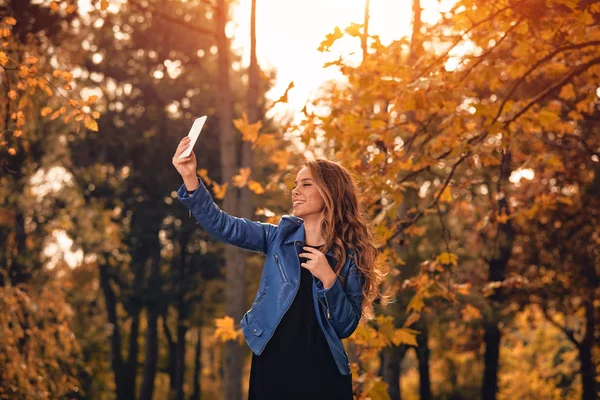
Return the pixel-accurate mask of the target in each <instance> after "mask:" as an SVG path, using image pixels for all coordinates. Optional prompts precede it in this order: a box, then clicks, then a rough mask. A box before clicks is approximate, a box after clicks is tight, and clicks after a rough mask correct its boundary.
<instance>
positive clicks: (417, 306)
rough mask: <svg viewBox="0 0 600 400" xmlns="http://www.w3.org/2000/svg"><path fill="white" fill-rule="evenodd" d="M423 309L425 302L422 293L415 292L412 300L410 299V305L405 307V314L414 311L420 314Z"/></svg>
mask: <svg viewBox="0 0 600 400" xmlns="http://www.w3.org/2000/svg"><path fill="white" fill-rule="evenodd" d="M423 307H425V302H424V301H423V293H422V292H417V293H416V294H415V295H414V296H413V298H412V299H410V303H408V306H407V307H406V312H410V311H416V312H421V310H422V309H423Z"/></svg>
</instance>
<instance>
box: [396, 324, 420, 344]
mask: <svg viewBox="0 0 600 400" xmlns="http://www.w3.org/2000/svg"><path fill="white" fill-rule="evenodd" d="M419 333H420V332H419V331H417V330H414V329H410V328H400V329H397V330H396V332H394V338H393V339H392V342H394V344H395V345H396V346H399V345H400V344H407V345H409V346H417V335H418V334H419Z"/></svg>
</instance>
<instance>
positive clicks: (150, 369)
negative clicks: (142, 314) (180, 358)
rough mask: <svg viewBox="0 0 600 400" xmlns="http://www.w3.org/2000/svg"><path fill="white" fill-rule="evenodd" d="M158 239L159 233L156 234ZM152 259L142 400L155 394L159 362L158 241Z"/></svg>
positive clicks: (154, 244) (154, 245)
mask: <svg viewBox="0 0 600 400" xmlns="http://www.w3.org/2000/svg"><path fill="white" fill-rule="evenodd" d="M156 238H158V232H157V233H156ZM150 245H151V249H152V252H153V254H152V257H151V258H150V277H149V279H148V287H149V289H150V290H149V291H150V293H152V298H151V299H150V301H149V302H148V306H147V308H146V315H147V324H148V327H147V328H146V360H145V361H144V370H143V378H142V387H141V389H140V400H152V395H153V393H154V379H155V378H156V363H157V361H158V316H159V313H160V310H159V302H160V297H161V295H160V293H161V282H160V260H161V257H160V249H161V247H160V243H159V242H158V241H156V242H155V243H151V244H150Z"/></svg>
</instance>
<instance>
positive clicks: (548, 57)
mask: <svg viewBox="0 0 600 400" xmlns="http://www.w3.org/2000/svg"><path fill="white" fill-rule="evenodd" d="M598 45H600V40H594V41H591V42H584V43H578V44H573V45H570V46H563V47H559V48H557V49H555V50H554V51H553V52H552V53H550V54H548V55H546V56H545V57H543V58H541V59H540V60H539V61H538V62H536V63H535V64H533V66H531V68H529V70H527V72H525V74H523V76H522V77H520V78H519V80H517V81H516V82H515V84H514V85H513V87H512V89H511V90H510V92H508V94H507V95H506V98H504V100H502V104H501V105H500V108H499V109H498V113H497V114H496V116H495V117H494V119H493V120H492V124H494V123H495V122H496V121H497V120H498V118H500V115H502V111H503V110H504V107H505V106H506V103H507V102H508V100H510V99H511V98H512V96H513V94H515V92H516V91H517V88H518V87H519V86H520V85H521V84H522V83H523V82H524V81H525V79H527V77H528V76H529V75H531V74H532V73H533V71H535V70H536V69H537V68H538V67H539V66H540V65H542V64H544V63H546V62H548V61H550V60H552V59H553V58H554V56H556V55H558V54H560V53H563V52H565V51H571V50H579V49H583V48H585V47H588V46H598Z"/></svg>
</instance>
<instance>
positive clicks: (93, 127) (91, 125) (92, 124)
mask: <svg viewBox="0 0 600 400" xmlns="http://www.w3.org/2000/svg"><path fill="white" fill-rule="evenodd" d="M85 127H86V128H87V129H89V130H90V131H94V132H98V121H96V120H95V119H90V120H89V121H87V122H86V123H85Z"/></svg>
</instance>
